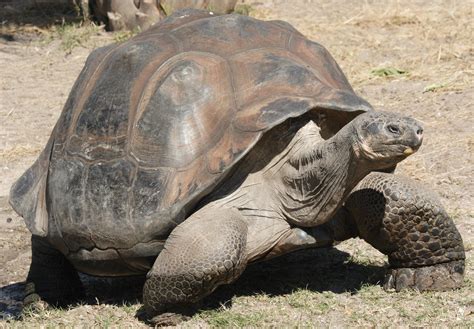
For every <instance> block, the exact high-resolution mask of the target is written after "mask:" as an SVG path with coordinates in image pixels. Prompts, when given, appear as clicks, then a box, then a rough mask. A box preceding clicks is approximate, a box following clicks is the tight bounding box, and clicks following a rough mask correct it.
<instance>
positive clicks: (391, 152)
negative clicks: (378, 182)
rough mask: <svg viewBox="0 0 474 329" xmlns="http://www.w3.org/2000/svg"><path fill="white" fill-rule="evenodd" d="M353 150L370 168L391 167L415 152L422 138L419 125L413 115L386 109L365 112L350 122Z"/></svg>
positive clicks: (421, 130)
mask: <svg viewBox="0 0 474 329" xmlns="http://www.w3.org/2000/svg"><path fill="white" fill-rule="evenodd" d="M352 123H353V125H354V129H355V135H356V142H355V145H354V150H355V153H356V154H357V156H358V157H359V158H362V159H364V160H366V161H367V162H369V163H371V164H372V165H373V166H374V167H375V168H374V169H384V168H388V167H391V166H393V165H395V164H397V163H398V162H400V161H401V160H403V159H405V158H406V157H408V156H409V155H411V154H413V153H415V152H416V151H417V150H418V149H419V148H420V146H421V143H422V140H423V127H422V125H421V124H420V123H419V122H418V121H416V120H415V119H413V118H410V117H404V116H401V115H399V114H396V113H390V112H367V113H364V114H361V115H359V116H358V117H357V118H356V119H354V120H353V121H352Z"/></svg>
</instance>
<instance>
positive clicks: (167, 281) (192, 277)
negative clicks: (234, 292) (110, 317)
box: [143, 208, 247, 323]
mask: <svg viewBox="0 0 474 329" xmlns="http://www.w3.org/2000/svg"><path fill="white" fill-rule="evenodd" d="M241 218H242V215H240V213H239V212H237V211H235V210H229V209H213V208H204V209H203V210H202V211H198V212H197V213H195V214H194V215H192V216H191V217H190V218H189V219H187V220H186V221H185V222H184V223H182V224H181V225H179V226H178V227H177V228H176V229H175V230H174V231H173V232H172V233H171V235H170V236H169V238H168V239H167V240H166V244H165V247H164V249H163V251H162V252H161V253H160V255H159V256H158V258H157V260H156V262H155V264H154V265H153V268H152V269H151V270H150V272H148V275H147V280H146V282H145V286H144V288H143V303H144V304H145V310H146V312H147V313H148V314H158V313H163V312H169V311H171V312H178V313H183V310H184V311H185V309H186V305H189V304H192V303H195V302H197V301H198V300H200V299H201V298H203V297H205V296H207V295H209V294H210V293H211V292H213V291H214V290H215V289H216V288H217V286H219V285H221V284H225V283H230V282H232V281H234V280H235V279H237V277H239V276H240V274H241V273H242V272H243V270H244V269H245V266H246V264H247V258H246V254H245V246H246V242H247V241H246V239H247V225H246V224H245V222H244V221H243V220H242V219H241ZM204 228H205V229H204ZM166 317H167V315H165V318H166ZM159 321H160V319H155V320H154V322H155V323H157V322H159Z"/></svg>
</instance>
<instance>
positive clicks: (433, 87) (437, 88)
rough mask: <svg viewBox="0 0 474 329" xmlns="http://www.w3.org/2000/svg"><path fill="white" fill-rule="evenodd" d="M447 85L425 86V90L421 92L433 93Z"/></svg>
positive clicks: (443, 83)
mask: <svg viewBox="0 0 474 329" xmlns="http://www.w3.org/2000/svg"><path fill="white" fill-rule="evenodd" d="M448 85H449V84H448V83H447V82H440V83H433V84H431V85H428V86H426V87H425V89H423V92H424V93H429V92H435V91H438V90H440V89H443V88H445V87H447V86H448Z"/></svg>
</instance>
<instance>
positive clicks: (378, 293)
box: [0, 0, 474, 327]
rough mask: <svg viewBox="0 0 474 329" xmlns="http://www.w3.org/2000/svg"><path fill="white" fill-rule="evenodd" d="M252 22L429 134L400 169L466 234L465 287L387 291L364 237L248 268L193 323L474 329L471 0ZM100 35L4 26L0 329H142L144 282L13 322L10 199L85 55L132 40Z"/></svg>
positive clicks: (15, 220) (103, 289)
mask: <svg viewBox="0 0 474 329" xmlns="http://www.w3.org/2000/svg"><path fill="white" fill-rule="evenodd" d="M245 5H246V6H247V7H246V8H247V9H250V15H251V16H254V17H257V18H261V19H280V20H285V21H288V22H290V23H291V24H293V25H294V26H295V27H296V28H297V29H298V30H300V31H301V32H302V33H303V34H305V35H306V36H308V37H309V38H311V39H313V40H315V41H317V42H320V43H321V44H323V45H324V46H325V47H326V48H327V49H328V50H329V51H330V52H331V53H332V54H333V56H334V57H335V59H336V60H337V62H338V63H339V64H340V66H341V67H342V69H343V71H344V72H345V73H346V75H347V77H348V78H349V80H350V82H351V83H352V85H353V86H354V89H355V90H356V92H357V93H359V94H360V95H362V96H363V97H364V98H366V99H367V100H368V101H369V102H370V103H372V104H373V105H374V106H375V107H376V108H377V109H384V110H390V111H397V112H400V113H404V114H408V115H412V116H414V117H416V118H417V119H419V120H421V121H422V122H423V123H424V126H425V140H424V144H423V146H422V148H421V149H420V151H419V152H418V153H417V154H415V155H414V156H412V157H410V158H409V159H408V160H407V161H405V162H404V163H402V164H401V165H400V166H399V169H398V172H399V173H401V174H404V175H407V176H409V177H411V178H413V179H415V180H418V181H421V182H423V183H424V184H426V185H427V186H429V187H430V188H432V189H433V190H435V191H436V192H437V193H438V194H439V195H440V196H441V199H442V202H443V204H444V206H445V207H446V209H447V211H448V213H449V214H450V215H451V216H452V218H453V220H454V221H455V223H456V225H457V227H458V229H459V231H460V232H461V235H462V237H463V239H464V244H465V247H466V256H467V266H466V276H465V284H464V287H463V288H461V289H459V290H456V291H450V292H442V293H418V292H413V291H412V292H403V293H394V292H385V291H384V290H383V289H382V287H381V285H380V282H382V281H383V273H384V266H386V258H385V257H384V256H383V255H382V254H380V253H378V252H377V251H375V250H374V249H372V248H371V247H370V246H369V245H367V244H366V243H364V242H363V241H361V240H358V239H355V240H350V241H347V242H344V243H342V244H340V245H338V246H337V248H334V249H324V250H314V251H303V252H299V253H296V254H291V255H289V256H285V257H282V258H280V259H276V260H273V261H271V262H266V263H259V264H255V265H252V266H250V267H249V269H248V270H247V271H246V272H245V273H244V275H243V276H242V277H241V278H240V279H239V280H238V281H237V282H236V283H235V284H232V285H229V286H225V287H222V288H220V289H218V290H217V291H216V293H215V294H213V295H212V297H210V298H208V299H206V300H205V301H204V303H203V305H202V309H201V311H200V312H199V313H197V314H196V315H194V316H193V317H192V318H191V320H190V321H188V322H185V323H183V324H182V326H183V327H196V326H202V327H215V326H246V327H249V326H250V327H256V326H266V327H267V326H317V327H353V326H360V327H413V326H415V327H420V326H437V327H438V326H441V327H453V326H459V327H474V264H473V262H474V259H473V250H472V248H473V245H474V235H473V232H474V221H473V217H474V202H473V197H474V193H473V192H474V184H473V181H472V177H474V168H473V163H474V162H473V154H474V134H473V127H474V122H473V118H472V113H473V110H474V106H473V100H474V97H473V94H474V93H473V91H474V88H473V85H474V84H473V74H474V59H473V57H474V56H473V54H474V53H473V48H472V33H473V25H472V22H473V17H472V16H473V8H472V2H469V1H441V0H439V1H433V0H418V1H410V0H398V1H357V0H351V1H347V0H337V1H330V0H318V1H316V0H314V1H311V0H300V1H291V2H290V1H286V0H267V1H263V0H262V1H258V2H255V1H245ZM128 36H129V35H128V34H126V33H123V32H122V33H116V34H108V33H106V32H103V30H102V29H101V28H99V27H94V26H85V25H84V26H79V25H74V24H73V23H70V22H68V21H66V22H65V23H63V24H55V25H53V26H51V25H44V24H43V25H41V24H37V25H31V24H26V25H25V24H20V25H18V24H17V23H15V22H11V21H9V20H8V19H3V20H2V32H1V35H0V77H1V78H0V79H1V80H0V83H1V84H0V100H1V101H0V268H1V269H2V270H1V271H0V314H2V315H0V316H1V317H3V318H4V319H3V320H0V327H10V326H11V327H30V326H58V325H62V326H63V325H67V326H91V325H93V326H101V327H102V326H103V327H108V326H123V327H125V326H134V327H135V326H136V327H139V326H145V324H144V323H143V322H140V321H139V320H137V318H136V313H137V311H139V309H140V306H141V304H140V289H141V284H142V280H143V279H142V278H135V279H132V280H125V281H124V280H107V279H104V280H93V279H91V278H88V277H83V278H84V280H85V281H86V282H87V289H88V292H89V296H90V298H89V300H87V301H85V302H84V303H83V304H82V305H76V306H73V307H71V308H70V309H49V308H47V309H43V310H38V311H37V312H34V313H33V312H29V313H26V314H25V315H24V316H23V319H22V320H18V319H15V318H14V317H15V315H17V314H18V310H19V307H20V306H21V305H20V302H19V301H20V300H21V295H22V289H23V286H22V281H23V280H24V279H25V277H26V274H27V271H28V267H29V261H30V257H31V253H30V246H29V245H30V242H29V239H30V235H29V233H28V231H27V229H26V227H25V224H24V222H23V220H22V219H21V218H20V217H18V216H17V215H16V214H15V213H14V212H13V210H12V209H11V208H10V207H9V205H8V201H7V200H8V192H9V188H10V186H11V184H12V183H13V182H14V180H15V179H16V178H18V177H19V176H20V175H21V174H22V173H23V171H24V170H26V169H27V168H28V167H29V166H30V165H31V164H32V163H33V161H34V160H35V159H36V157H37V156H38V154H39V153H40V151H41V150H42V148H43V146H44V145H45V144H46V141H47V139H48V137H49V134H50V132H51V130H52V128H53V125H54V124H55V122H56V120H57V118H58V116H59V114H60V112H61V109H62V106H63V104H64V102H65V100H66V98H67V96H68V93H69V91H70V89H71V87H72V85H73V83H74V80H75V79H76V77H77V75H78V74H79V72H80V70H81V68H82V66H83V64H84V61H85V59H86V57H87V55H88V54H89V53H90V52H91V50H92V49H93V48H94V47H97V46H100V45H104V44H107V43H110V42H117V41H122V40H124V39H126V38H127V37H128Z"/></svg>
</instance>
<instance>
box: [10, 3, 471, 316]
mask: <svg viewBox="0 0 474 329" xmlns="http://www.w3.org/2000/svg"><path fill="white" fill-rule="evenodd" d="M422 133H423V131H422V127H421V125H420V124H419V123H418V122H417V121H416V120H414V119H411V118H407V117H402V116H400V115H397V114H394V113H386V112H377V111H374V110H373V109H372V107H371V106H370V105H369V104H368V103H367V102H366V101H364V100H363V99H361V98H360V97H359V96H357V95H356V94H355V93H354V91H353V89H352V88H351V86H350V85H349V83H348V81H347V79H346V78H345V76H344V74H343V73H342V71H341V69H340V68H339V67H338V65H337V64H336V62H335V61H334V59H333V58H332V57H331V56H330V54H329V53H328V52H327V51H326V50H325V49H324V48H323V47H322V46H321V45H319V44H318V43H315V42H312V41H310V40H308V39H307V38H305V37H304V36H303V35H302V34H300V33H299V32H298V31H297V30H295V29H294V28H293V27H292V26H291V25H289V24H287V23H285V22H281V21H267V22H264V21H260V20H257V19H254V18H250V17H245V16H240V15H223V16H215V15H212V13H209V12H206V11H198V10H185V11H179V12H177V13H175V14H173V15H171V16H170V17H169V18H167V19H165V20H164V21H162V22H160V23H158V24H157V25H155V26H154V27H152V28H151V29H149V30H147V31H146V32H144V33H142V34H139V35H137V36H135V37H133V38H132V39H130V40H129V41H127V42H125V43H122V44H114V45H110V46H106V47H103V48H99V49H97V50H95V51H93V52H92V54H91V55H90V56H89V58H88V59H87V62H86V64H85V66H84V69H83V70H82V72H81V74H80V76H79V78H78V79H77V81H76V83H75V85H74V87H73V89H72V91H71V93H70V96H69V99H68V100H67V102H66V105H65V107H64V110H63V112H62V114H61V117H60V118H59V120H58V123H57V124H56V126H55V128H54V130H53V132H52V135H51V138H50V140H49V142H48V144H47V145H46V147H45V149H44V151H43V153H42V154H41V155H40V157H39V159H38V160H37V161H36V163H35V164H33V166H32V167H31V168H30V169H28V170H27V171H26V172H25V174H24V175H23V176H21V177H20V178H19V179H18V181H17V182H16V183H15V184H14V186H13V187H12V190H11V194H10V202H11V205H12V206H13V208H14V209H15V210H16V211H17V212H18V213H19V214H20V215H21V216H23V217H24V219H25V221H26V224H27V226H28V228H29V229H30V230H31V233H32V255H33V256H32V263H31V267H30V272H29V274H28V278H27V281H28V282H29V284H30V287H31V286H32V287H33V288H32V289H31V291H30V293H31V295H36V296H38V295H39V296H40V297H41V298H43V299H44V300H45V301H47V302H50V303H55V304H61V303H65V302H69V301H71V300H73V299H74V298H76V297H78V296H81V294H82V291H83V290H82V289H83V288H82V285H81V282H80V279H79V277H78V274H77V273H78V271H79V272H83V273H88V274H91V275H96V276H126V275H137V274H144V273H147V279H146V282H145V284H144V289H143V301H144V307H145V310H146V311H147V313H148V314H149V315H150V316H155V315H159V314H165V313H166V312H170V313H172V312H179V311H180V309H181V308H182V307H184V306H185V305H189V304H193V303H194V302H197V301H198V300H200V299H202V298H203V297H204V296H206V295H208V294H210V293H211V292H212V291H213V290H214V289H215V288H216V287H217V286H219V285H221V284H224V283H230V282H232V281H234V280H236V279H237V278H238V277H239V275H240V274H241V273H242V271H243V270H244V269H245V267H246V265H247V264H249V263H251V262H254V261H257V260H262V259H269V258H272V257H275V256H279V255H282V254H285V253H288V252H291V251H293V250H297V249H302V248H315V247H321V246H330V245H332V244H334V243H335V242H337V241H342V240H345V239H349V238H353V237H361V238H363V239H364V240H366V241H367V242H368V243H370V244H371V245H372V246H374V247H375V248H377V249H378V250H380V251H381V252H383V253H385V254H387V255H388V257H389V262H390V265H391V268H390V269H389V272H388V275H387V280H386V283H385V286H386V287H387V288H395V289H396V290H401V289H404V288H415V289H418V290H444V289H452V288H456V287H459V286H460V285H461V283H462V278H463V272H464V257H465V256H464V249H463V244H462V240H461V237H460V235H459V233H458V231H457V230H456V228H455V226H454V224H453V222H452V220H451V219H450V218H449V217H448V215H447V214H446V212H445V210H444V209H443V207H442V205H441V204H440V202H439V201H438V199H437V198H436V196H434V195H433V193H431V192H430V191H428V190H426V189H424V188H423V187H420V186H419V185H418V184H416V183H415V182H412V181H410V180H409V179H407V178H402V177H399V176H397V175H395V174H393V173H392V172H393V169H394V167H395V166H396V164H397V163H398V162H399V161H401V160H403V159H405V158H406V157H407V156H409V155H410V154H412V153H413V152H415V151H416V150H417V149H418V147H419V146H420V144H421V141H422ZM27 297H28V296H27Z"/></svg>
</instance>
